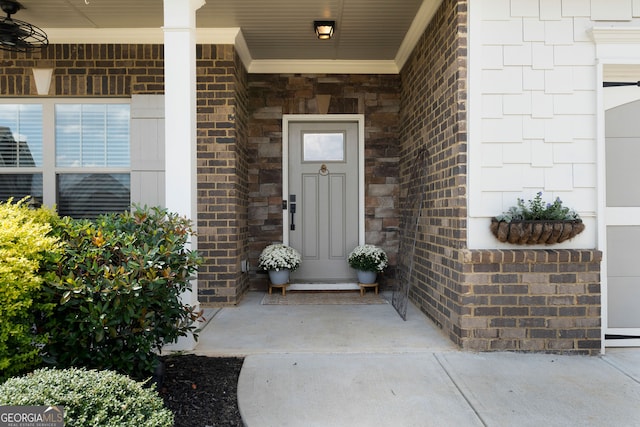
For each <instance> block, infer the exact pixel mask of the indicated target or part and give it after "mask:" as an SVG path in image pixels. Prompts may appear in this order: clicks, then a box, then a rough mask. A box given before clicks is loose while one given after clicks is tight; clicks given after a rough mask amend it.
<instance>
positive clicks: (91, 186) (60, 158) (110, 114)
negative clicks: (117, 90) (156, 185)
mask: <svg viewBox="0 0 640 427" xmlns="http://www.w3.org/2000/svg"><path fill="white" fill-rule="evenodd" d="M0 157H1V158H0V200H6V199H8V198H9V197H14V199H18V198H22V197H24V196H26V195H31V196H32V198H33V199H34V202H36V203H43V201H44V203H46V204H50V205H52V204H53V203H55V205H56V206H57V208H58V212H59V213H60V215H69V216H72V217H77V218H95V217H97V216H98V215H100V214H102V213H107V212H122V211H125V210H128V209H130V206H131V196H130V194H131V182H130V173H131V171H130V163H131V162H130V106H129V104H128V103H123V102H122V101H120V102H113V101H112V100H107V101H105V100H84V99H83V100H77V99H76V100H70V99H53V98H52V99H46V100H42V99H40V100H37V101H35V100H24V102H23V101H22V100H13V101H12V102H7V103H2V102H1V101H0ZM16 168H19V169H16Z"/></svg>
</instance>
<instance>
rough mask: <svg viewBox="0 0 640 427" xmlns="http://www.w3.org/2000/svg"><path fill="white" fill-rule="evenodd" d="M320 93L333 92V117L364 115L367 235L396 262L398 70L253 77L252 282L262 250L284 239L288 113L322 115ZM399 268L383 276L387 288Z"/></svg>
mask: <svg viewBox="0 0 640 427" xmlns="http://www.w3.org/2000/svg"><path fill="white" fill-rule="evenodd" d="M317 94H326V95H331V102H330V104H329V114H364V115H365V198H366V200H365V221H366V223H365V233H366V235H365V239H366V242H367V243H372V244H376V245H380V246H381V247H383V248H384V249H385V250H386V251H387V253H388V255H389V257H390V264H392V266H395V260H396V253H397V248H398V222H399V211H398V208H399V206H398V161H399V144H398V135H399V116H398V114H399V108H400V107H399V104H400V91H399V78H398V76H393V75H329V76H328V75H298V74H296V75H293V74H287V75H250V76H249V98H250V104H251V109H250V110H251V119H250V123H249V158H250V159H252V160H251V164H250V165H249V197H250V200H249V234H250V259H251V265H252V266H253V271H252V287H253V288H257V289H263V288H264V287H265V286H266V275H265V274H259V273H258V272H256V271H255V266H257V263H258V256H259V255H260V251H261V250H262V249H263V248H264V247H265V246H266V245H268V244H269V243H272V242H275V241H282V207H281V204H282V115H283V114H318V108H317V104H316V100H315V96H316V95H317ZM391 277H393V267H391V268H389V269H388V270H387V272H386V274H385V276H384V277H383V281H381V282H382V284H383V286H384V284H385V283H386V285H387V286H388V285H389V283H390V281H391Z"/></svg>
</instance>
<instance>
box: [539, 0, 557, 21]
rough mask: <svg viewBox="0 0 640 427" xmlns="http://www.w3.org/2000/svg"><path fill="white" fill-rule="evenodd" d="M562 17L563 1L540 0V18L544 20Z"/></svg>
mask: <svg viewBox="0 0 640 427" xmlns="http://www.w3.org/2000/svg"><path fill="white" fill-rule="evenodd" d="M561 18H562V1H559V0H540V19H542V20H543V21H552V20H560V19H561Z"/></svg>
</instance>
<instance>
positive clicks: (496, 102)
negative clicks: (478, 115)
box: [482, 95, 503, 119]
mask: <svg viewBox="0 0 640 427" xmlns="http://www.w3.org/2000/svg"><path fill="white" fill-rule="evenodd" d="M502 115H503V109H502V95H483V96H482V117H483V118H492V119H496V118H501V117H502Z"/></svg>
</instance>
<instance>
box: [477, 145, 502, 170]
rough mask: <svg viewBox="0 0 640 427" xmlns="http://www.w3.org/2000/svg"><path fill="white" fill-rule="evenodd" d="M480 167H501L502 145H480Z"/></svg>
mask: <svg viewBox="0 0 640 427" xmlns="http://www.w3.org/2000/svg"><path fill="white" fill-rule="evenodd" d="M482 167H502V144H482Z"/></svg>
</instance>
